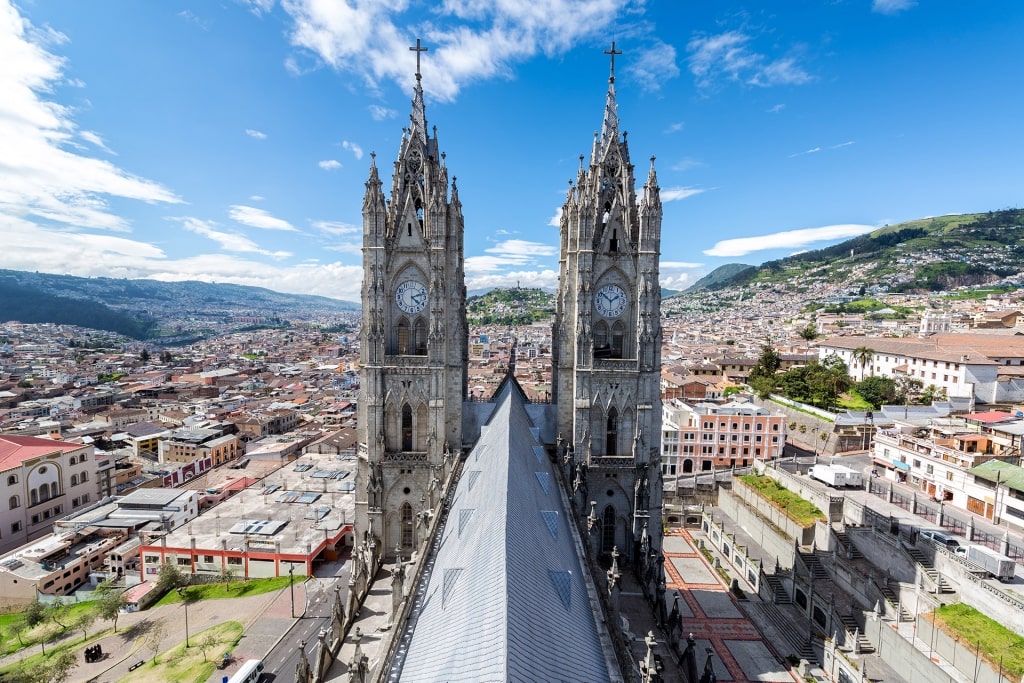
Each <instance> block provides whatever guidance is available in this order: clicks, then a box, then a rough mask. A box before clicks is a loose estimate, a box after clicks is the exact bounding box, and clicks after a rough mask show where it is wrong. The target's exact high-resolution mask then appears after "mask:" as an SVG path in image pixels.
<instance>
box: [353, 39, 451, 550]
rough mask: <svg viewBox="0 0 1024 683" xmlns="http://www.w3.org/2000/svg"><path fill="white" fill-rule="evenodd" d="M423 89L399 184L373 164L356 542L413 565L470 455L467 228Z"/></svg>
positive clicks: (406, 138) (400, 162) (405, 139)
mask: <svg viewBox="0 0 1024 683" xmlns="http://www.w3.org/2000/svg"><path fill="white" fill-rule="evenodd" d="M410 49H412V50H414V51H416V86H415V89H414V95H413V101H412V114H411V116H410V125H409V128H408V129H407V130H404V134H403V136H402V142H401V146H400V149H399V151H398V158H397V159H396V161H395V163H394V172H393V174H392V177H391V198H390V199H387V198H385V196H384V192H383V190H382V186H383V183H382V181H381V179H380V177H379V176H378V172H377V166H376V158H375V157H374V160H373V162H371V165H370V177H369V179H368V180H367V181H366V194H365V196H364V199H363V286H362V293H363V295H362V304H363V326H362V329H361V332H360V352H359V354H360V358H359V360H360V389H361V396H360V399H359V407H358V430H359V465H358V473H359V475H358V480H357V486H356V532H357V534H358V538H356V543H357V544H360V543H363V542H364V541H368V542H369V543H370V544H371V545H373V546H376V551H377V552H379V553H382V554H383V555H386V556H393V555H394V554H395V548H396V547H397V546H400V547H401V548H402V551H401V552H402V554H404V555H405V556H406V557H409V554H411V551H412V549H413V548H415V547H416V546H417V545H418V543H419V542H420V541H421V540H422V539H421V538H418V535H419V534H421V533H423V532H422V529H423V527H421V526H419V525H418V524H417V522H416V520H417V518H418V513H420V512H421V511H423V510H424V509H426V508H427V507H428V506H429V507H433V505H434V504H435V503H436V502H437V496H439V495H440V491H441V490H442V488H443V484H444V483H445V482H446V481H447V478H448V476H449V474H450V473H451V469H452V466H453V465H454V463H455V462H456V459H457V456H458V455H459V453H460V451H461V449H462V402H463V400H464V397H465V395H466V386H467V364H468V358H467V355H468V336H467V335H468V332H467V328H466V304H465V302H466V287H465V282H464V276H463V230H464V228H463V217H462V205H461V203H460V202H459V196H458V190H457V189H456V186H455V179H454V178H453V179H452V183H451V193H450V195H449V187H448V169H447V167H446V165H445V158H444V154H442V153H440V151H439V147H438V143H437V129H436V127H435V128H434V130H433V136H431V134H430V133H429V132H428V130H427V121H426V113H425V109H424V105H423V88H422V85H421V82H420V81H421V74H420V70H419V55H420V52H422V51H424V50H425V49H426V48H422V47H420V45H419V41H417V45H416V47H415V48H410Z"/></svg>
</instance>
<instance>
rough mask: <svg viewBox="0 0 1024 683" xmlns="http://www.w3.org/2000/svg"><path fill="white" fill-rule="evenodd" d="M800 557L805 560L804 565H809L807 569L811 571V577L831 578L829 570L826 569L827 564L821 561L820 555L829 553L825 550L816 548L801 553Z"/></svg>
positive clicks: (819, 578) (818, 579)
mask: <svg viewBox="0 0 1024 683" xmlns="http://www.w3.org/2000/svg"><path fill="white" fill-rule="evenodd" d="M799 555H800V559H801V560H803V563H804V566H805V567H807V571H808V572H810V574H811V578H812V579H814V580H815V581H824V580H826V579H828V578H829V574H828V570H827V569H825V565H823V564H822V563H821V558H820V557H819V555H828V553H826V552H825V551H824V550H815V551H814V552H810V553H805V552H801V553H799Z"/></svg>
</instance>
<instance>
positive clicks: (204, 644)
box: [198, 630, 220, 662]
mask: <svg viewBox="0 0 1024 683" xmlns="http://www.w3.org/2000/svg"><path fill="white" fill-rule="evenodd" d="M218 644H220V639H219V638H217V634H216V633H215V632H214V631H213V630H209V631H207V632H206V633H204V634H203V637H202V638H200V639H199V643H198V646H199V649H200V650H202V651H203V661H204V662H208V661H210V660H209V659H208V658H207V656H206V653H207V652H208V651H209V650H210V649H211V648H215V647H217V645H218Z"/></svg>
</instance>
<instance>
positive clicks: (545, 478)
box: [534, 472, 551, 493]
mask: <svg viewBox="0 0 1024 683" xmlns="http://www.w3.org/2000/svg"><path fill="white" fill-rule="evenodd" d="M534 474H536V475H537V481H539V482H540V487H541V488H542V489H544V493H548V489H549V487H550V486H551V477H550V476H549V475H548V473H547V472H534Z"/></svg>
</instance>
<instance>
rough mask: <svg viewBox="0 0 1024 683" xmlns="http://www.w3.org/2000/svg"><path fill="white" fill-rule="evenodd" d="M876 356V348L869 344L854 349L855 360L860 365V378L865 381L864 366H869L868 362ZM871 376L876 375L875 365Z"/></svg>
mask: <svg viewBox="0 0 1024 683" xmlns="http://www.w3.org/2000/svg"><path fill="white" fill-rule="evenodd" d="M874 357H875V350H874V349H872V348H871V347H869V346H858V347H857V348H855V349H854V350H853V360H855V361H856V362H857V364H858V365H860V379H861V381H862V382H863V381H864V368H866V367H867V366H868V363H870V362H871V360H872V359H873V358H874ZM871 376H872V377H874V376H875V369H874V367H872V368H871Z"/></svg>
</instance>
